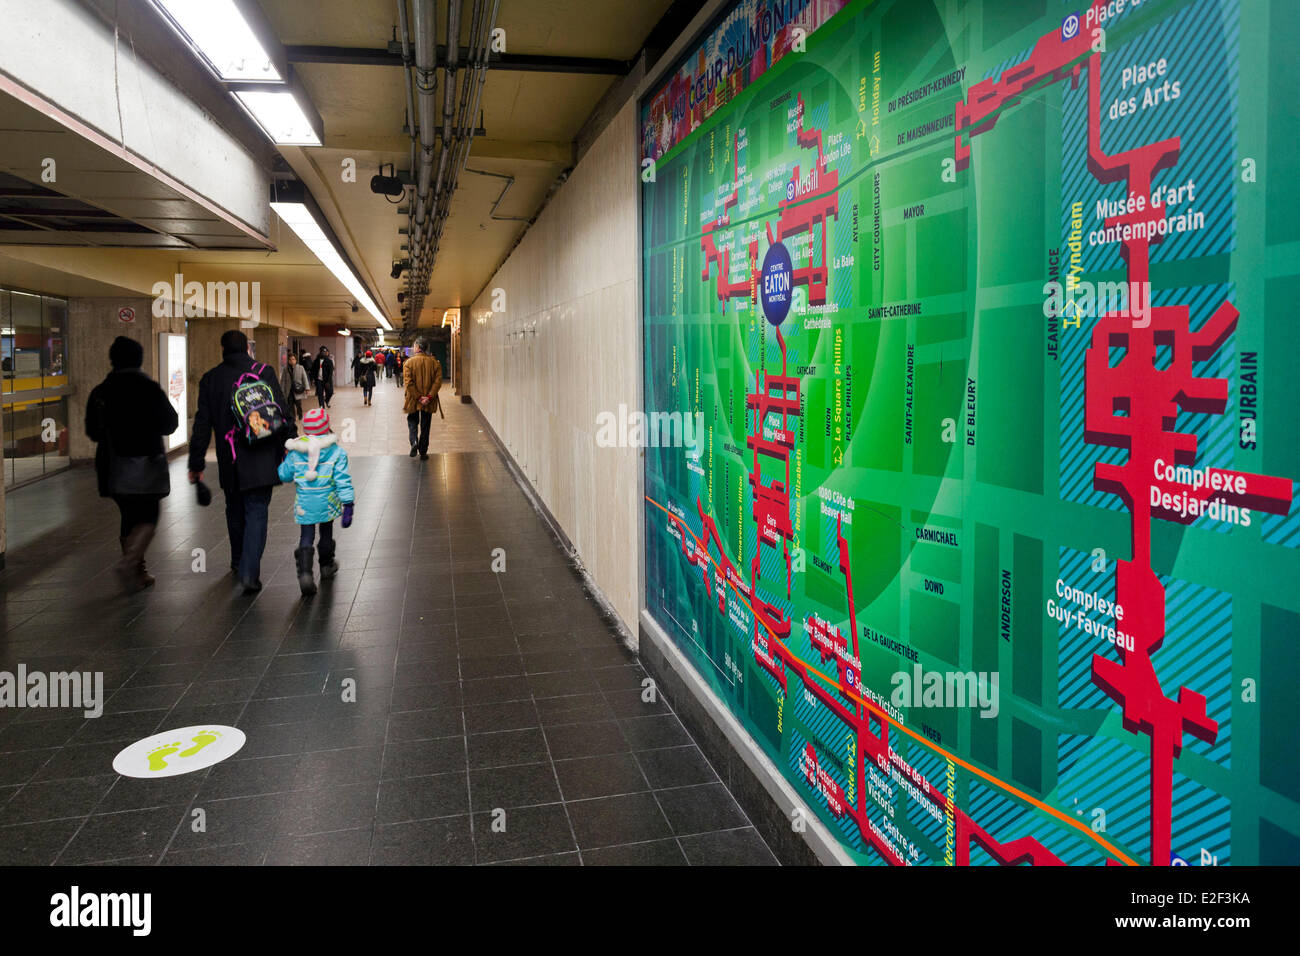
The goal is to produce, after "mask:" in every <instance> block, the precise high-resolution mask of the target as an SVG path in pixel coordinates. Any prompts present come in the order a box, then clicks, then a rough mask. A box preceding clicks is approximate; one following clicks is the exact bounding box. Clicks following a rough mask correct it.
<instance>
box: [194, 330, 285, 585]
mask: <svg viewBox="0 0 1300 956" xmlns="http://www.w3.org/2000/svg"><path fill="white" fill-rule="evenodd" d="M221 356H222V357H221V364H220V365H217V366H216V367H214V368H211V369H209V370H208V371H207V372H206V373H204V375H203V378H201V379H200V380H199V407H198V410H197V411H196V412H195V413H194V434H193V435H191V436H190V463H189V468H190V483H191V484H193V483H194V482H197V481H201V480H202V479H203V459H204V456H205V455H206V454H207V452H208V441H209V439H211V437H212V435H213V433H214V432H215V433H216V439H217V474H218V476H219V479H220V482H221V490H222V491H223V492H225V495H226V529H227V531H228V532H229V533H230V570H232V571H234V572H235V574H236V575H238V577H239V581H240V583H241V584H243V586H244V593H245V594H252V593H253V592H255V591H260V590H261V589H262V582H261V580H260V577H259V576H260V574H261V570H262V551H263V549H264V548H265V547H266V522H267V517H266V516H267V509H268V508H269V506H270V504H271V491H272V489H273V488H274V487H275V486H276V485H278V484H279V483H280V477H279V475H278V474H276V471H277V469H278V468H279V466H280V459H282V458H283V457H284V443H285V440H286V439H289V438H296V437H297V435H298V428H297V425H296V424H295V423H294V421H293V419H292V418H291V417H290V416H288V415H286V416H285V425H284V428H283V429H282V430H281V432H280V434H279V435H273V436H271V437H268V438H265V439H263V440H262V441H259V442H257V443H256V444H251V445H250V444H249V443H248V442H247V441H245V440H244V438H243V436H242V435H241V434H239V433H238V426H237V422H236V420H235V410H234V408H233V407H232V405H231V400H232V398H233V397H234V391H235V382H237V381H238V380H239V378H240V376H242V375H244V374H246V373H250V372H251V373H253V374H255V375H257V377H258V378H260V379H262V381H264V382H265V383H266V384H267V385H269V386H270V388H271V393H272V394H273V395H274V396H275V401H276V404H278V405H279V406H280V409H281V410H282V411H283V410H284V409H285V407H286V406H285V399H284V393H283V392H282V391H281V390H280V383H279V382H278V381H277V376H276V374H275V370H274V369H272V368H271V367H270V366H269V365H264V364H261V363H257V362H254V361H253V359H252V358H251V357H250V356H249V354H248V337H247V336H246V335H244V333H243V332H240V331H239V330H238V329H231V330H230V331H228V332H226V333H225V334H224V335H222V336H221Z"/></svg>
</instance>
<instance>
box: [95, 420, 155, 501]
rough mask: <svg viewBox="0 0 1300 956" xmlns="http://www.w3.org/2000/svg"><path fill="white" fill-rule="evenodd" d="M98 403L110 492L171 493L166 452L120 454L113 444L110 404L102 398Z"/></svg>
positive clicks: (121, 493)
mask: <svg viewBox="0 0 1300 956" xmlns="http://www.w3.org/2000/svg"><path fill="white" fill-rule="evenodd" d="M99 407H100V416H101V420H102V421H103V422H104V440H105V441H106V442H107V443H108V493H109V494H110V495H158V496H159V497H165V496H167V495H169V494H171V490H172V481H171V475H170V474H169V473H168V471H167V456H166V455H165V454H163V453H162V452H158V453H157V454H154V455H119V454H118V453H117V449H116V448H114V447H113V428H112V425H111V424H110V422H109V419H108V406H107V405H105V404H104V402H103V401H102V400H101V401H100V403H99Z"/></svg>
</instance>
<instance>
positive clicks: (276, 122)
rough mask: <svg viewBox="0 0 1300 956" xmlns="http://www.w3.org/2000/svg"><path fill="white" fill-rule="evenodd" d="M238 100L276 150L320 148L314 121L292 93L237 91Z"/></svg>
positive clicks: (282, 91)
mask: <svg viewBox="0 0 1300 956" xmlns="http://www.w3.org/2000/svg"><path fill="white" fill-rule="evenodd" d="M235 96H237V97H239V102H241V103H243V104H244V107H245V109H247V110H248V112H250V113H252V114H253V118H254V119H255V120H257V123H258V125H259V126H261V127H262V129H263V130H265V131H266V135H267V136H269V137H271V142H273V143H275V144H276V145H277V146H319V145H320V137H319V136H317V135H316V130H315V129H313V128H312V124H311V120H309V119H308V118H307V114H306V113H305V112H303V109H302V106H301V105H300V104H299V103H298V100H297V98H296V97H295V96H294V95H293V93H291V92H290V91H289V90H286V89H277V90H236V91H235Z"/></svg>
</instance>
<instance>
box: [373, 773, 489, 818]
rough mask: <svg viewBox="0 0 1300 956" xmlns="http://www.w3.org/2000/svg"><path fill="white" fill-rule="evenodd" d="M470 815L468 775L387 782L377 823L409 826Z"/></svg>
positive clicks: (382, 787) (383, 787)
mask: <svg viewBox="0 0 1300 956" xmlns="http://www.w3.org/2000/svg"><path fill="white" fill-rule="evenodd" d="M467 812H469V782H468V780H467V777H466V774H464V773H443V774H434V775H432V776H428V777H405V778H403V779H401V780H385V781H384V782H383V783H382V784H381V785H380V787H379V809H378V813H377V816H376V819H375V822H376V823H381V824H386V823H407V822H409V821H412V820H426V819H429V818H431V817H448V816H454V815H457V814H462V813H467Z"/></svg>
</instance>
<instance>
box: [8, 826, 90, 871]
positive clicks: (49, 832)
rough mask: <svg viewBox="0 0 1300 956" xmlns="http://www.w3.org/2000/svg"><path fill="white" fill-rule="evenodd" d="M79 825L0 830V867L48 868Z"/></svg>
mask: <svg viewBox="0 0 1300 956" xmlns="http://www.w3.org/2000/svg"><path fill="white" fill-rule="evenodd" d="M81 823H82V821H81V820H55V821H52V822H49V821H47V822H44V823H25V824H20V825H18V826H8V827H0V866H49V865H50V864H51V863H53V862H54V861H55V859H56V858H57V857H58V855H59V853H60V851H62V849H63V848H64V847H65V846H66V845H67V843H68V840H69V839H71V837H72V835H73V834H74V833H76V832H77V828H78V827H80V826H81Z"/></svg>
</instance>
